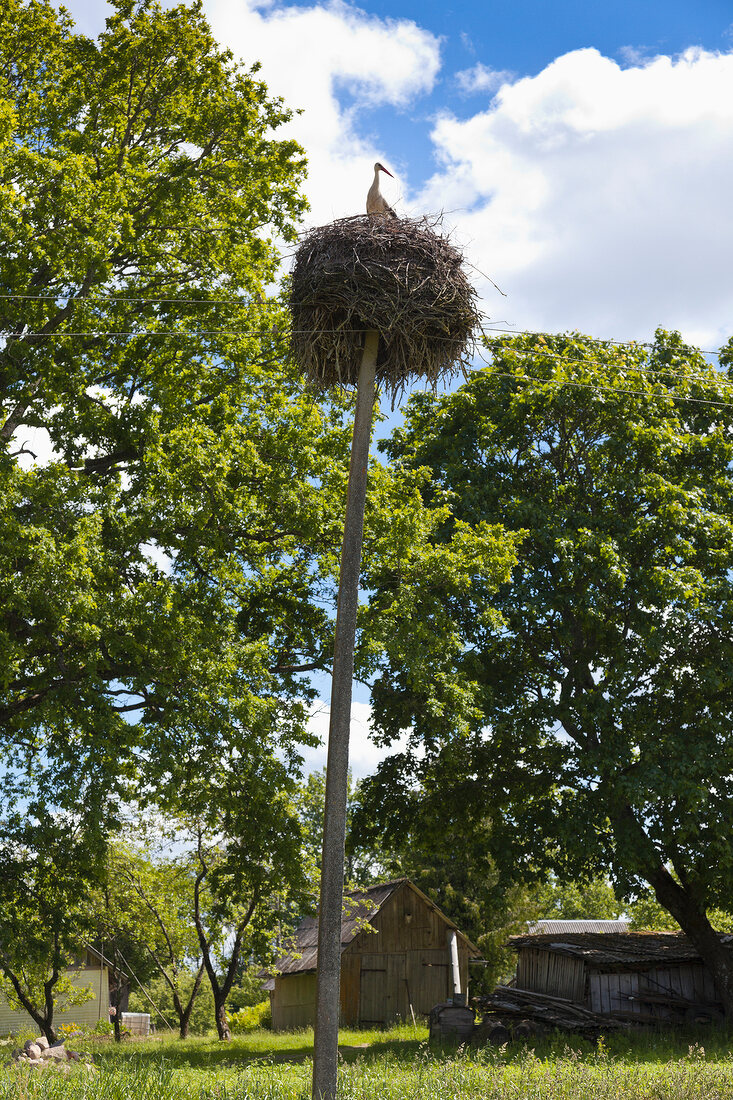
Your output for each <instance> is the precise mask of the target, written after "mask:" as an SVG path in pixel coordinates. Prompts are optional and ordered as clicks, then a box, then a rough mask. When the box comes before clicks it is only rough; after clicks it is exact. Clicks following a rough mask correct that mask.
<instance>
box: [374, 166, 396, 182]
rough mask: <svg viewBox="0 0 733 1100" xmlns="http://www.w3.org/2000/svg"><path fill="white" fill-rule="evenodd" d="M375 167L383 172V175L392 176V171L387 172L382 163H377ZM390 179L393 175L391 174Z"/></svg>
mask: <svg viewBox="0 0 733 1100" xmlns="http://www.w3.org/2000/svg"><path fill="white" fill-rule="evenodd" d="M377 168H378V169H379V171H380V172H384V174H385V176H392V173H391V172H388V171H387V169H386V168H385V167H384V165H383V164H377ZM392 179H394V176H392Z"/></svg>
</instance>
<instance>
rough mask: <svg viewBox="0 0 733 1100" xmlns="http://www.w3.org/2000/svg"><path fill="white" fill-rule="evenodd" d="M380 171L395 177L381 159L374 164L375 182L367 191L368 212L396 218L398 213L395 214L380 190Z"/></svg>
mask: <svg viewBox="0 0 733 1100" xmlns="http://www.w3.org/2000/svg"><path fill="white" fill-rule="evenodd" d="M380 172H384V173H385V175H387V176H391V178H392V179H394V176H393V175H392V173H391V172H388V171H387V169H386V168H385V167H384V165H383V164H380V163H379V161H377V163H376V164H375V165H374V182H373V184H372V185H371V187H370V188H369V191H368V193H367V201H366V208H367V214H387V215H389V217H391V218H396V217H397V215H396V214H395V212H394V210H393V209H392V207H391V206H390V205H389V203H388V202H387V200H386V199H385V197H384V195H383V194H382V192H381V191H380V190H379V173H380Z"/></svg>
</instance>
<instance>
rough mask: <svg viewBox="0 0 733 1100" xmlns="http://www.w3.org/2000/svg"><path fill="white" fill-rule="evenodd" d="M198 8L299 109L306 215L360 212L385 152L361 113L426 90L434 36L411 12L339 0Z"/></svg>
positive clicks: (434, 56) (294, 130) (403, 102)
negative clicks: (375, 11)
mask: <svg viewBox="0 0 733 1100" xmlns="http://www.w3.org/2000/svg"><path fill="white" fill-rule="evenodd" d="M206 13H207V15H208V17H209V19H210V20H211V24H212V29H213V31H214V33H215V34H216V35H217V36H218V38H219V39H220V41H221V42H222V43H224V44H225V45H226V46H228V47H229V48H230V49H231V50H232V51H233V53H234V54H235V56H239V57H242V58H243V59H244V60H245V61H246V62H253V61H260V62H261V63H262V70H261V76H262V78H263V79H264V80H265V82H266V83H267V85H268V87H269V90H270V92H271V93H272V94H275V95H280V96H282V97H283V98H284V100H285V102H286V104H287V105H288V106H289V107H291V108H295V109H297V108H301V109H302V114H300V115H298V116H297V117H296V118H295V119H293V121H292V123H291V124H290V126H289V127H288V133H289V135H291V136H293V137H295V138H296V139H297V140H298V141H300V143H301V144H302V145H303V147H304V148H305V150H306V152H307V154H308V165H309V167H308V182H307V187H306V191H307V193H308V197H309V199H310V202H311V205H312V211H311V215H310V218H309V220H312V221H313V222H323V221H329V220H331V219H332V218H334V217H341V216H344V215H348V214H353V213H358V212H361V211H362V210H363V209H364V201H365V197H366V192H367V189H368V187H369V184H370V183H371V174H372V173H371V170H372V165H373V163H374V161H375V160H382V159H383V160H384V162H385V163H387V164H388V165H389V152H390V151H389V150H387V149H384V148H383V147H381V146H380V145H379V144H378V142H376V141H375V140H374V138H373V136H371V135H370V134H369V130H370V124H369V123H368V121H367V124H366V125H365V124H363V123H362V122H361V120H360V112H366V111H369V110H370V109H371V108H374V107H382V106H391V107H394V108H396V109H401V108H404V107H406V106H408V105H409V104H410V103H411V102H412V101H413V100H414V99H415V98H416V97H418V96H420V95H422V94H425V93H428V92H429V91H430V90H431V89H432V87H433V84H434V82H435V78H436V75H437V72H438V69H439V67H440V47H439V42H438V40H437V38H436V37H435V36H434V35H432V34H430V33H429V32H428V31H426V30H423V29H422V28H420V27H418V25H417V24H416V23H414V22H412V21H411V20H408V19H381V18H377V17H376V16H372V15H369V14H367V13H366V12H364V11H362V10H360V9H359V8H356V7H354V6H353V5H351V4H347V3H343V2H342V0H331V2H327V3H319V4H314V5H312V6H310V7H300V6H294V5H293V6H290V5H287V4H282V3H277V2H264V3H263V2H257V0H237V2H235V0H209V2H208V3H207V4H206ZM344 93H347V94H346V95H345V94H344ZM282 132H283V131H280V133H282ZM389 186H390V182H389V181H388V183H387V186H386V187H385V193H387V192H388V190H389ZM394 197H395V192H394V191H393V192H392V193H391V194H388V198H389V199H390V201H392V200H393V199H394Z"/></svg>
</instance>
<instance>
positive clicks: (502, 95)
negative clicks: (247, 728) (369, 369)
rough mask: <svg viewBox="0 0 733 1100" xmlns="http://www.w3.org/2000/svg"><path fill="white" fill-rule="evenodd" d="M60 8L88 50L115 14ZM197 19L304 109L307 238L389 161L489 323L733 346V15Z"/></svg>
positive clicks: (357, 740) (364, 753)
mask: <svg viewBox="0 0 733 1100" xmlns="http://www.w3.org/2000/svg"><path fill="white" fill-rule="evenodd" d="M166 2H167V0H166ZM66 6H67V7H68V8H69V9H70V11H71V13H72V15H73V16H74V17H75V19H76V20H77V22H78V24H79V27H80V29H82V30H84V31H86V32H87V33H92V34H93V33H96V32H98V31H99V30H100V29H101V27H102V25H103V21H104V17H105V13H106V11H107V10H108V9H107V7H106V4H105V3H104V2H102V0H66ZM203 7H204V11H205V12H206V14H207V15H208V17H209V19H210V20H211V23H212V27H213V29H214V32H215V34H217V35H218V37H219V38H220V40H221V41H222V42H223V43H224V44H226V45H227V46H228V47H229V48H230V49H232V51H233V52H234V53H235V54H236V55H238V56H240V57H242V58H243V59H244V60H245V61H247V62H253V61H256V60H257V61H261V63H262V69H261V76H262V78H263V79H264V80H265V81H266V82H267V83H268V85H269V86H270V89H271V90H272V91H273V92H274V93H276V94H279V95H282V96H283V97H284V99H285V101H286V102H287V103H288V104H289V105H290V106H292V107H294V108H295V107H297V108H301V109H302V114H300V115H299V116H298V117H297V118H296V119H294V120H293V122H292V124H291V133H292V134H293V135H294V136H295V137H297V139H298V140H299V141H300V142H301V143H302V145H303V146H304V148H305V150H306V153H307V155H308V159H309V165H310V170H309V179H308V183H307V192H308V196H309V199H310V202H311V211H310V214H309V215H308V219H307V220H308V221H310V222H311V223H322V222H326V221H329V220H331V219H332V218H334V217H339V216H344V215H348V214H353V213H357V212H359V211H361V210H363V204H364V200H365V196H366V191H367V189H368V186H369V184H370V182H371V178H372V165H373V163H374V161H375V160H381V161H383V162H384V163H385V164H387V165H388V166H389V167H390V168H391V169H392V171H393V172H394V173H395V176H396V177H397V178H396V179H395V180H394V181H392V180H385V186H384V190H385V193H386V194H387V197H388V198H389V199H390V201H392V202H393V203H395V204H396V205H397V208H398V210H399V211H400V212H403V213H406V214H413V215H416V214H420V213H422V212H436V211H444V224H445V226H446V228H447V229H448V230H450V232H451V233H452V234H453V235H454V238H455V239H456V240H457V241H458V242H459V243H460V244H461V245H462V246H463V248H464V250H465V252H466V255H467V258H468V259H469V261H470V262H471V263H472V264H473V265H474V266H475V268H476V269H477V271H480V272H484V273H486V274H487V275H488V276H490V278H491V279H493V280H494V281H495V282H496V283H498V284H499V286H501V287H502V289H503V290H504V291H505V292H506V297H505V298H502V297H500V296H499V295H498V294H497V292H496V291H495V290H494V289H493V287H492V286H491V283H490V282H489V281H488V280H487V279H485V278H483V277H482V276H481V275H479V274H476V285H477V289H478V290H479V293H480V295H481V299H482V308H483V309H484V310H485V312H486V314H487V315H488V316H489V317H490V318H491V319H492V321H493V322H494V323H495V324H499V325H502V326H504V325H505V326H507V327H509V328H514V329H516V330H522V329H540V330H543V331H567V330H580V331H583V332H586V333H588V334H590V335H592V336H596V337H600V338H615V339H622V340H628V339H636V340H649V339H651V338H652V337H653V333H654V329H655V328H656V327H657V326H659V325H661V326H663V327H666V328H675V329H679V330H681V331H682V333H683V335H684V336H685V337H686V338H688V339H689V340H691V341H692V342H693V343H696V344H697V345H698V346H700V347H703V348H705V349H715V348H717V347H719V346H720V345H721V344H722V343H723V342H724V341H725V340H727V339H729V338H730V337H731V336H733V263H731V257H733V217H731V195H733V4H731V2H730V0H725V2H723V0H698V2H697V3H694V2H687V0H665V2H664V3H661V2H649V0H636V2H623V3H614V2H613V0H606V2H603V3H599V2H597V0H586V2H579V0H572V2H571V0H564V2H556V3H549V2H542V0H512V2H511V3H509V2H507V0H502V2H488V3H486V2H484V3H481V2H479V3H465V4H456V3H453V4H450V3H447V4H443V3H435V2H432V0H429V2H418V0H401V2H399V3H389V2H387V0H368V2H366V3H363V4H361V5H358V6H357V5H355V4H352V3H349V2H347V0H323V2H311V0H300V2H297V0H295V2H294V0H204V2H203ZM396 419H399V412H398V413H397V414H396V415H395V416H393V417H390V422H391V423H394V422H395V420H396ZM324 694H325V685H324ZM357 700H358V701H359V702H358V706H357V708H356V710H357V718H356V724H355V727H354V755H353V759H354V765H355V771H356V773H357V774H364V773H365V772H367V771H369V770H370V769H371V767H372V766H373V764H374V762H375V760H376V758H377V755H378V754H377V750H375V749H374V748H373V747H370V745H369V743H368V741H367V739H366V737H365V729H366V722H367V719H368V708H367V705H366V695H365V692H364V691H363V689H359V690H358V691H357ZM324 722H325V715H324V713H321V714H320V715H319V716H318V717H317V718H315V719H314V723H315V725H316V726H317V728H318V729H319V731H320V732H323V731H324V729H325V725H324ZM320 759H321V758H320V757H313V758H312V759H311V760H310V763H311V764H317V763H319V762H320Z"/></svg>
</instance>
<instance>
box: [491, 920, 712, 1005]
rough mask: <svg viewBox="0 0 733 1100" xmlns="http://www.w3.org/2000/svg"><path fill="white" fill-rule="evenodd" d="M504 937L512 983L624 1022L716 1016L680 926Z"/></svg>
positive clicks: (702, 969)
mask: <svg viewBox="0 0 733 1100" xmlns="http://www.w3.org/2000/svg"><path fill="white" fill-rule="evenodd" d="M728 938H730V937H728ZM510 944H511V946H512V947H513V948H514V949H515V950H516V951H517V953H518V956H519V957H518V960H517V974H516V979H515V987H516V989H517V990H528V991H530V992H534V993H538V994H542V995H546V996H550V997H561V998H565V999H567V1000H569V1001H573V1002H575V1003H576V1004H580V1005H583V1006H585V1007H586V1008H588V1009H590V1010H591V1011H592V1012H594V1013H600V1014H603V1015H606V1016H610V1017H613V1018H615V1019H618V1020H625V1021H627V1022H628V1023H634V1022H638V1023H655V1022H661V1021H664V1020H666V1021H668V1022H670V1023H674V1022H682V1021H683V1020H686V1021H687V1022H691V1023H694V1022H696V1021H697V1022H705V1021H706V1020H708V1021H709V1020H717V1019H720V1018H722V1004H721V1002H720V997H719V994H718V991H717V989H716V987H715V982H714V980H713V977H712V975H711V973H710V972H709V970H708V969H707V968H706V966H705V965H704V964H703V961H702V959H701V958H700V956H699V955H698V953H697V951H696V949H695V948H694V947H693V945H692V944H691V943H690V942H689V940H688V939H687V938H686V937H685V936H684V935H683V934H682V933H681V932H680V933H675V932H622V933H613V932H596V933H593V932H583V933H579V932H575V933H554V934H553V933H549V934H548V933H545V934H541V935H526V936H513V937H512V939H511V940H510Z"/></svg>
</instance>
